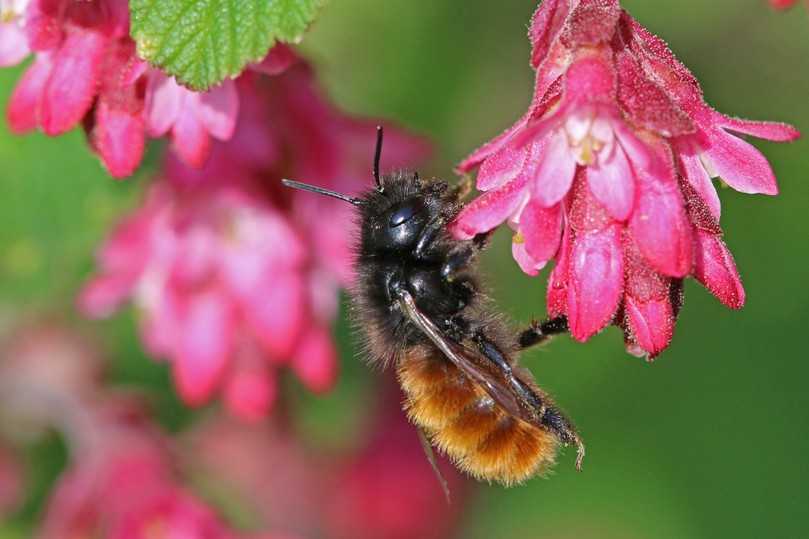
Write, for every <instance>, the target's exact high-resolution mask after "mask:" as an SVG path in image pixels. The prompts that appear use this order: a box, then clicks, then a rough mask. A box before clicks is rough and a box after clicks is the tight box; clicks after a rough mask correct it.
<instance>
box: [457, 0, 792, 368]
mask: <svg viewBox="0 0 809 539" xmlns="http://www.w3.org/2000/svg"><path fill="white" fill-rule="evenodd" d="M529 37H530V39H531V43H532V46H533V50H532V55H531V65H532V67H533V68H534V69H535V70H536V85H535V92H534V97H533V100H532V103H531V106H530V108H529V110H528V111H527V113H526V114H525V115H524V116H523V117H522V118H521V119H520V120H519V121H518V122H517V123H516V124H515V125H513V126H512V127H511V128H510V129H508V130H507V131H506V132H504V133H503V134H502V135H500V136H498V137H497V138H495V139H493V140H492V141H491V142H489V143H487V144H486V145H484V146H483V147H481V148H480V149H479V150H477V151H475V152H474V153H473V154H472V155H471V156H469V157H468V158H467V159H466V160H465V161H463V162H462V163H461V164H460V165H459V166H458V170H459V171H460V172H469V171H472V170H474V169H478V168H479V171H478V177H477V186H478V188H479V189H480V190H481V191H485V194H483V195H482V196H480V197H479V198H477V199H476V200H474V201H473V202H472V203H471V204H469V205H468V206H467V207H466V208H465V210H464V211H463V212H462V213H461V214H460V216H459V217H458V219H457V220H456V221H455V222H454V223H453V232H454V234H455V235H456V236H457V237H459V238H470V237H472V236H474V235H476V234H479V233H482V232H486V231H489V230H491V229H493V228H494V227H496V226H498V225H499V224H501V223H503V222H507V223H508V224H509V225H510V226H511V227H512V228H513V229H514V230H515V234H514V240H513V254H514V258H515V259H516V260H517V262H518V263H519V265H520V267H521V268H522V269H523V271H525V272H526V273H528V274H529V275H536V274H537V273H538V271H539V270H540V269H542V268H543V267H544V266H545V265H546V264H547V263H548V262H549V261H551V260H555V261H556V265H555V267H554V269H553V271H552V272H551V275H550V279H549V285H548V297H547V303H548V311H549V314H550V315H552V316H557V315H566V316H567V317H568V320H569V324H570V330H571V334H572V335H573V337H574V338H576V339H577V340H580V341H585V340H587V339H589V338H590V337H591V336H592V335H594V334H595V333H597V332H599V331H600V330H601V329H603V328H604V327H605V326H607V325H608V324H610V323H614V324H616V325H618V326H620V327H621V328H622V329H623V331H624V333H625V337H626V341H627V348H628V350H629V351H630V352H633V353H636V354H639V355H644V354H645V355H648V356H650V357H654V356H655V355H657V354H659V353H660V352H661V351H662V350H663V349H665V348H666V347H667V346H668V345H669V343H670V341H671V338H672V334H673V331H674V322H675V318H676V316H677V312H678V310H679V307H680V304H681V301H682V298H681V287H682V279H683V278H685V277H688V276H692V277H694V278H696V279H697V280H698V281H699V282H700V283H702V284H703V285H704V286H705V287H706V288H707V289H708V290H709V291H710V292H711V293H712V294H714V295H715V296H716V297H717V298H718V299H719V300H720V301H722V302H723V303H724V304H725V305H727V306H728V307H731V308H740V307H741V306H742V305H743V304H744V289H743V288H742V284H741V281H740V279H739V275H738V273H737V270H736V266H735V263H734V261H733V257H732V256H731V254H730V252H729V251H728V249H727V247H726V245H725V243H724V242H723V240H722V230H721V228H720V227H719V217H720V203H719V198H718V196H717V193H716V190H715V188H714V186H713V184H712V181H711V179H712V178H716V177H720V178H721V179H722V181H724V182H725V183H727V184H728V185H730V187H732V188H734V189H736V190H737V191H741V192H743V193H763V194H769V195H774V194H776V193H777V186H776V182H775V177H774V174H773V171H772V169H771V168H770V166H769V164H768V163H767V160H766V159H765V157H764V156H763V155H762V154H761V153H760V152H759V151H758V150H757V149H755V148H754V147H753V146H752V145H750V144H749V143H747V142H745V141H744V140H743V139H742V138H740V136H741V135H753V136H755V137H759V138H764V139H768V140H773V141H789V140H793V139H795V138H797V137H798V132H797V131H796V130H795V129H794V128H792V127H790V126H788V125H785V124H780V123H769V122H753V121H747V120H740V119H736V118H731V117H728V116H725V115H723V114H721V113H719V112H717V111H715V110H714V109H712V108H711V107H710V106H708V105H707V104H706V103H705V101H704V99H703V95H702V90H701V88H700V86H699V83H698V82H697V80H696V79H695V78H694V76H693V75H692V74H691V73H690V72H689V71H688V69H687V68H686V67H685V66H684V65H683V64H681V63H680V62H679V61H678V60H677V59H676V58H675V56H674V55H673V54H672V52H671V51H670V50H669V48H668V47H667V45H666V44H665V43H664V42H663V41H662V40H661V39H660V38H658V37H656V36H654V35H652V34H651V33H649V32H648V31H647V30H646V29H645V28H643V27H642V26H640V24H638V22H637V21H635V20H634V19H633V18H632V17H631V16H630V15H629V14H628V13H626V12H625V11H623V10H622V9H621V7H620V5H619V3H618V1H617V0H580V1H573V0H545V1H544V2H542V4H541V5H540V7H539V8H538V10H537V11H536V13H535V15H534V18H533V20H532V24H531V28H530V34H529Z"/></svg>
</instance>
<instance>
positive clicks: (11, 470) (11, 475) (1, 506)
mask: <svg viewBox="0 0 809 539" xmlns="http://www.w3.org/2000/svg"><path fill="white" fill-rule="evenodd" d="M24 486H25V485H24V476H23V464H22V462H20V459H19V457H18V456H17V455H16V453H15V452H14V451H12V450H11V449H10V448H8V447H6V446H5V445H2V444H0V518H2V517H4V516H6V515H7V514H9V513H11V512H12V511H14V510H16V509H17V508H18V506H19V505H20V502H22V500H23V492H24V490H23V489H24Z"/></svg>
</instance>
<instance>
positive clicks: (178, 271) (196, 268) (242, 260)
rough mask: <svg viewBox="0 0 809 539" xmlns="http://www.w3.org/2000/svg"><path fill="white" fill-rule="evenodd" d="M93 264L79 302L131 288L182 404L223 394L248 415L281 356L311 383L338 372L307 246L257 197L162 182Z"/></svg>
mask: <svg viewBox="0 0 809 539" xmlns="http://www.w3.org/2000/svg"><path fill="white" fill-rule="evenodd" d="M99 262H100V265H101V268H102V273H101V275H100V276H99V277H97V278H96V279H95V280H94V281H92V282H91V284H90V285H89V287H88V288H87V289H86V290H85V292H84V295H83V298H82V307H83V309H84V310H85V311H86V312H87V313H89V314H92V315H94V316H104V315H108V314H110V313H111V312H112V311H113V310H114V309H116V308H117V307H118V305H119V304H120V302H121V301H123V300H124V299H126V298H128V297H130V296H132V297H133V299H134V300H135V303H136V305H137V307H138V308H139V309H140V311H141V322H142V330H143V338H144V342H145V343H146V346H147V348H148V349H149V351H150V352H151V353H153V354H155V355H157V356H160V357H167V358H168V359H169V360H170V361H171V363H172V368H173V373H174V379H175V382H176V384H177V388H178V390H179V392H180V395H181V396H182V397H183V399H184V400H185V401H186V402H187V403H188V404H191V405H200V404H202V403H205V402H206V401H208V400H209V399H210V398H211V396H212V395H213V394H214V393H219V392H222V393H223V394H224V396H225V398H226V402H227V404H228V405H229V407H230V408H231V409H232V411H233V412H235V413H237V414H238V415H241V416H243V417H246V418H256V419H257V418H259V417H261V416H263V415H264V414H265V413H266V412H267V410H268V409H269V407H270V406H271V404H272V401H273V400H274V397H275V394H276V387H275V384H276V382H275V376H274V375H273V374H272V372H273V371H274V370H275V368H277V367H278V366H280V365H284V364H286V363H290V364H291V365H292V366H293V367H294V368H296V370H298V371H299V374H305V376H303V378H304V382H305V383H307V384H308V385H309V386H310V388H311V389H313V390H321V391H322V390H324V389H326V388H328V386H329V385H330V383H331V381H332V380H333V378H334V376H335V374H336V357H335V352H334V350H333V348H332V346H331V339H330V337H329V336H328V332H329V330H328V324H329V323H330V319H331V313H326V312H317V311H316V309H315V307H316V305H314V303H313V296H312V294H313V290H314V286H315V285H317V282H315V281H313V277H314V275H313V274H312V273H311V270H310V264H311V260H310V257H309V254H308V252H307V248H306V244H305V243H304V241H303V239H302V238H301V237H300V235H299V233H298V232H297V231H296V230H295V229H294V228H293V226H292V224H291V223H290V222H289V217H288V215H287V214H285V212H284V211H282V210H281V209H279V208H277V207H275V206H273V205H272V204H270V203H267V202H266V201H264V200H262V199H261V197H259V196H257V195H255V194H250V193H248V192H246V191H243V190H240V189H239V188H236V187H228V186H220V187H218V188H216V187H212V188H204V189H197V190H193V191H192V190H184V189H182V188H175V187H174V186H172V185H171V184H170V183H169V182H160V183H158V184H157V185H155V186H153V188H152V189H150V191H149V193H148V196H147V197H146V201H145V204H144V205H143V207H142V208H140V209H139V210H138V211H137V212H136V214H135V215H133V216H132V217H130V218H129V219H127V220H126V221H125V222H124V223H123V224H122V225H121V226H119V228H118V229H117V230H116V232H115V233H114V234H113V236H112V238H111V239H110V241H109V242H108V243H107V245H106V246H105V247H104V249H103V250H102V251H101V253H100V259H99Z"/></svg>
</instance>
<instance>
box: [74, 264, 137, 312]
mask: <svg viewBox="0 0 809 539" xmlns="http://www.w3.org/2000/svg"><path fill="white" fill-rule="evenodd" d="M136 280H137V275H132V274H129V275H127V274H121V273H115V274H109V275H101V276H98V277H95V278H94V279H93V280H91V281H90V282H89V283H87V285H86V286H85V287H84V289H83V290H82V291H81V294H80V295H79V298H78V306H79V309H80V310H81V311H82V313H84V314H85V315H86V316H89V317H92V318H106V317H108V316H110V315H112V313H114V312H115V311H116V310H117V309H118V308H119V307H120V306H121V304H122V303H123V302H124V301H126V300H127V299H128V298H129V295H130V294H131V293H132V289H133V287H134V285H135V282H136Z"/></svg>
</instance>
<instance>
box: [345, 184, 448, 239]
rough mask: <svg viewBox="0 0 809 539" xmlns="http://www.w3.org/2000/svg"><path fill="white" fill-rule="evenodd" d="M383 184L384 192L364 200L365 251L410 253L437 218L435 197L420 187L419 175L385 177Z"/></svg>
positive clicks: (374, 192)
mask: <svg viewBox="0 0 809 539" xmlns="http://www.w3.org/2000/svg"><path fill="white" fill-rule="evenodd" d="M383 184H384V186H385V187H384V189H383V190H381V191H379V190H376V191H373V192H370V193H368V194H367V195H366V196H365V197H364V198H363V199H362V200H363V205H362V206H361V207H360V208H361V210H360V211H361V213H362V247H363V251H365V252H372V251H374V252H375V251H407V250H410V249H412V248H413V247H415V246H416V242H417V241H418V239H419V237H420V236H421V234H422V231H423V230H424V227H425V226H427V223H429V222H430V220H431V219H432V218H433V216H434V215H435V209H436V204H435V201H434V197H433V196H431V193H430V192H429V191H428V190H425V189H424V188H422V187H421V181H420V180H419V179H418V176H417V175H416V174H412V173H406V172H400V173H397V174H394V175H391V176H386V177H385V178H384V179H383Z"/></svg>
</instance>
